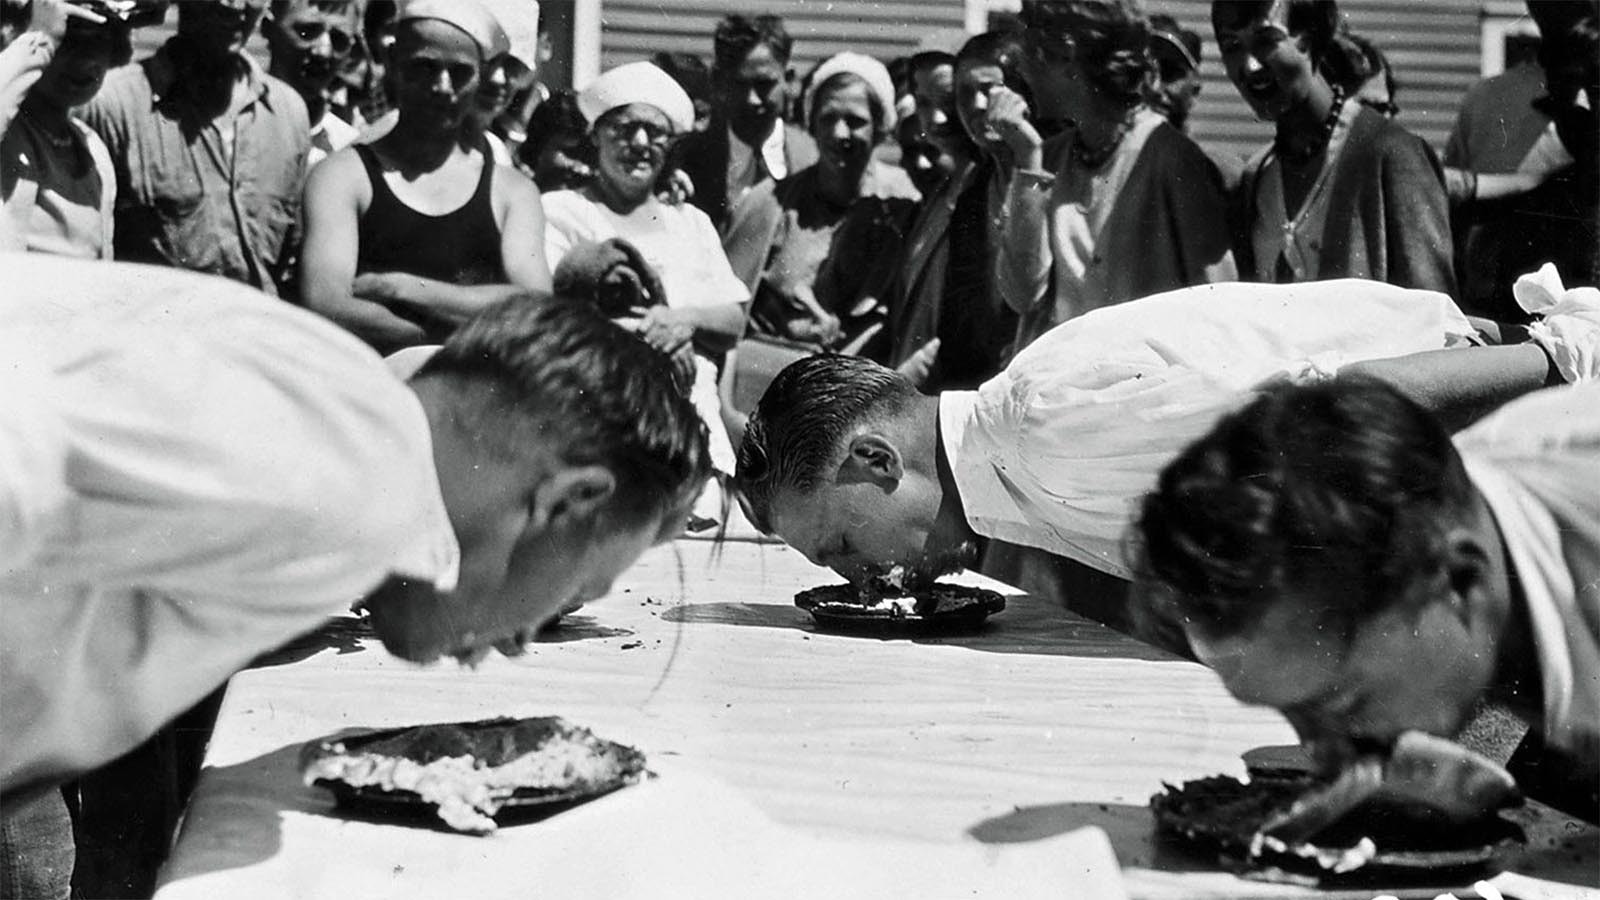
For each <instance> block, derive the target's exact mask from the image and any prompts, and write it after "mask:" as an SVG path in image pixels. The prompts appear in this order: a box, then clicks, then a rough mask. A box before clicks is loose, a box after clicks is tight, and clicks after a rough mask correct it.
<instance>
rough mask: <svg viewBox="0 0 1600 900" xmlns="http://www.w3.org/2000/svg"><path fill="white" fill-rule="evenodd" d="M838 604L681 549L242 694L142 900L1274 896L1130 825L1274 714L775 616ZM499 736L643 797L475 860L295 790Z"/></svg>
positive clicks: (1063, 668)
mask: <svg viewBox="0 0 1600 900" xmlns="http://www.w3.org/2000/svg"><path fill="white" fill-rule="evenodd" d="M970 578H971V579H973V580H976V581H977V582H979V583H981V582H982V579H979V578H977V576H970ZM831 580H834V579H833V576H832V575H831V573H827V572H824V571H822V570H819V569H816V568H815V567H813V566H811V565H810V564H809V563H807V562H806V561H805V560H804V559H803V558H802V557H801V556H800V555H799V554H797V553H795V552H794V551H792V550H790V549H788V548H786V547H782V546H776V545H770V544H758V543H746V542H730V543H727V544H724V545H721V546H718V545H715V544H713V543H709V542H704V541H680V542H678V543H677V544H675V545H672V546H668V547H663V548H659V549H657V550H654V551H652V552H651V553H650V554H648V555H647V556H646V557H645V559H644V560H642V561H641V563H640V564H639V565H638V566H636V567H635V569H634V570H633V571H631V572H630V573H629V574H628V575H627V576H626V577H625V578H624V579H623V580H622V581H621V582H619V583H618V586H617V589H616V591H615V592H614V593H613V595H612V596H610V597H608V598H606V599H604V600H602V601H599V602H597V603H595V604H592V605H591V606H589V607H587V608H586V609H584V610H582V611H581V612H580V613H578V614H577V615H575V616H573V617H570V619H569V621H568V622H567V623H566V624H564V625H563V626H562V627H560V628H558V629H555V630H554V631H553V632H552V633H551V634H550V635H549V639H548V640H547V641H546V642H542V643H539V644H536V645H534V646H533V647H532V649H531V650H530V652H529V654H528V655H527V656H525V657H522V658H520V659H502V658H498V657H497V658H494V659H492V660H490V661H489V662H487V663H485V664H484V665H483V666H481V667H480V668H479V669H477V670H476V671H468V670H462V669H460V668H458V667H456V666H455V665H454V664H448V665H440V666H435V667H432V668H419V667H416V666H412V665H409V664H406V663H403V662H401V661H399V660H396V659H393V658H391V657H389V656H387V655H386V654H385V653H384V652H383V650H382V648H381V647H380V646H379V645H378V644H377V643H376V642H375V641H373V640H372V639H370V638H364V637H362V636H361V635H360V633H359V631H356V630H354V629H351V628H348V627H347V628H346V629H344V630H343V632H341V631H340V629H332V630H330V631H327V632H324V633H323V634H322V635H321V636H319V637H316V638H313V639H308V640H307V641H304V642H302V643H301V644H300V645H299V646H297V647H292V648H290V649H288V650H286V651H285V652H283V653H280V654H279V655H278V656H277V657H276V658H275V660H276V662H277V663H278V664H276V665H269V666H264V667H260V668H256V669H252V670H249V671H246V672H243V673H240V674H239V675H237V676H235V678H234V679H233V682H232V684H231V685H230V687H229V690H228V696H227V699H226V701H225V703H224V705H223V708H222V712H221V716H220V718H219V721H218V724H217V730H216V734H215V736H214V738H213V740H212V743H211V746H210V748H209V751H208V753H207V761H206V765H207V767H206V770H205V771H204V772H203V773H202V776H201V779H200V785H199V788H198V789H197V791H196V793H195V796H194V798H193V800H192V802H191V806H190V810H189V814H188V817H187V819H186V821H185V823H184V827H183V829H182V831H181V833H180V836H179V839H178V841H177V844H176V846H175V848H174V850H173V853H172V856H171V858H170V860H169V862H168V864H167V866H166V867H165V869H164V870H163V872H162V877H161V885H162V886H161V887H160V889H159V891H158V894H157V896H158V898H160V900H187V898H197V900H198V898H217V897H228V898H249V897H262V898H266V897H273V898H281V897H294V898H312V897H336V898H339V900H355V898H366V897H371V898H379V897H382V898H409V897H416V898H433V897H449V896H460V897H466V896H472V897H519V898H520V897H534V896H538V897H622V896H637V897H695V896H727V897H813V896H815V897H830V898H835V897H849V896H861V897H869V896H870V897H889V896H916V897H919V898H928V897H975V896H976V897H981V896H995V897H1032V896H1054V897H1100V896H1107V897H1115V896H1117V895H1118V893H1119V892H1120V891H1121V890H1123V889H1124V888H1125V889H1126V890H1127V892H1128V893H1129V894H1131V895H1134V896H1146V897H1197V896H1249V895H1256V896H1269V895H1270V896H1281V895H1283V894H1284V893H1285V891H1286V889H1285V888H1283V887H1281V886H1269V885H1261V884H1256V883H1252V882H1247V881H1243V880H1240V879H1238V878H1236V877H1234V876H1232V875H1229V874H1226V873H1223V872H1220V871H1217V870H1216V868H1215V867H1214V866H1211V865H1209V864H1207V863H1206V862H1205V861H1202V860H1195V859H1189V858H1184V857H1182V855H1181V854H1175V853H1174V852H1173V851H1171V850H1169V849H1166V848H1163V847H1161V846H1159V845H1158V844H1157V843H1156V842H1155V841H1154V840H1153V836H1152V833H1151V822H1150V817H1149V813H1148V812H1147V810H1146V807H1145V804H1146V803H1147V801H1148V799H1149V797H1150V795H1151V794H1152V793H1153V792H1155V791H1158V790H1160V788H1161V783H1162V781H1164V780H1165V781H1169V782H1179V781H1182V780H1184V779H1189V778H1195V777H1199V776H1203V775H1209V774H1215V773H1218V772H1228V773H1232V774H1242V771H1243V765H1242V763H1241V762H1240V759H1239V755H1240V754H1241V753H1242V752H1243V751H1245V750H1247V749H1250V748H1252V747H1256V746H1260V745H1264V744H1282V743H1291V742H1292V741H1293V734H1292V732H1291V730H1290V729H1289V727H1288V726H1287V725H1286V724H1285V723H1284V722H1283V721H1282V720H1281V719H1280V718H1279V717H1278V716H1277V715H1275V714H1273V713H1271V712H1268V711H1265V710H1256V709H1247V708H1245V707H1242V706H1240V705H1239V704H1238V703H1236V702H1235V701H1233V700H1232V699H1231V698H1229V697H1228V696H1227V694H1226V693H1225V692H1224V691H1223V689H1222V687H1221V686H1220V684H1219V682H1218V681H1217V679H1216V677H1215V676H1214V675H1213V674H1212V673H1211V672H1209V671H1208V670H1206V669H1205V668H1203V667H1201V666H1199V665H1196V664H1194V663H1190V662H1186V661H1182V660H1178V659H1176V658H1173V657H1171V656H1168V655H1166V654H1164V653H1161V652H1159V651H1155V650H1152V649H1149V648H1147V647H1144V646H1143V645H1141V644H1138V643H1137V642H1134V641H1132V640H1130V639H1128V638H1126V637H1123V636H1121V635H1118V634H1116V633H1115V632H1112V631H1110V630H1108V629H1105V628H1103V627H1101V626H1099V625H1096V624H1093V623H1090V622H1088V621H1086V620H1083V619H1080V618H1077V617H1075V616H1072V615H1070V614H1068V613H1065V612H1062V611H1060V610H1058V609H1055V608H1053V607H1049V606H1047V605H1045V604H1044V603H1043V602H1041V601H1038V600H1035V599H1033V598H1030V597H1025V596H1013V597H1012V598H1011V599H1010V605H1009V607H1008V609H1007V610H1006V611H1005V612H1003V613H1001V614H999V615H997V616H995V617H994V618H993V619H992V620H991V623H990V626H989V628H988V629H987V630H986V631H984V632H983V633H982V634H979V635H975V636H971V637H962V638H946V639H919V640H914V641H913V640H889V641H885V640H876V639H868V638H859V637H846V636H834V635H827V634H820V633H817V632H816V631H815V630H814V628H813V627H812V625H811V622H810V619H809V616H807V615H806V614H805V613H803V612H801V611H799V610H797V609H796V608H794V606H793V604H792V598H793V595H794V593H795V592H796V591H797V590H800V589H802V588H804V587H810V586H813V585H816V584H820V583H827V582H829V581H831ZM961 580H967V579H965V578H964V579H961ZM501 715H511V716H532V715H561V716H564V717H566V718H567V719H569V720H570V721H573V722H576V723H579V724H583V725H586V726H588V727H590V728H592V729H593V730H594V731H595V732H596V733H598V734H600V735H601V736H603V737H607V738H610V739H613V740H618V741H621V742H624V743H627V744H631V745H633V746H636V747H638V748H640V749H641V750H643V751H644V752H645V753H646V755H647V756H648V758H649V759H650V764H651V768H652V769H653V770H654V771H656V773H657V776H658V777H656V778H655V779H653V780H651V781H649V782H647V783H645V784H642V785H639V786H636V787H632V788H627V789H624V790H623V791H620V792H618V793H616V794H612V795H610V796H608V797H605V798H602V799H600V800H597V801H595V802H593V803H590V804H588V805H586V806H583V807H579V808H577V809H575V810H572V811H569V812H566V813H563V814H560V815H557V816H555V817H553V818H550V819H547V820H545V821H543V822H537V823H530V824H525V825H517V826H512V827H508V828H503V829H501V830H500V831H499V832H498V833H497V834H495V835H493V836H490V837H469V836H462V835H454V834H448V833H445V832H442V831H436V830H430V829H426V828H418V827H407V826H402V825H397V824H389V823H380V822H370V821H361V820H354V819H351V818H349V817H347V816H345V815H342V814H341V813H340V812H338V811H336V810H335V808H334V806H333V803H332V801H331V798H330V797H329V796H328V795H327V794H326V792H324V791H322V790H321V789H318V788H308V787H304V786H302V785H301V784H300V782H299V778H298V772H297V769H296V757H297V754H298V752H299V748H300V746H301V745H302V744H303V743H304V742H306V741H310V740H313V739H316V738H321V737H325V736H327V735H330V734H333V733H337V732H340V731H342V730H345V729H370V728H378V727H389V726H395V725H409V724H415V723H421V722H436V721H456V720H470V719H478V718H487V717H493V716H501ZM1588 841H1589V842H1590V843H1593V842H1594V836H1593V833H1592V829H1591V831H1590V833H1589V836H1588ZM1113 851H1114V853H1115V859H1114V860H1113V857H1112V853H1113ZM1552 852H1554V851H1552ZM1568 852H1570V851H1568ZM1119 865H1120V867H1121V868H1122V872H1121V876H1122V877H1121V879H1120V884H1119V883H1118V882H1119V879H1118V878H1117V871H1116V867H1117V866H1119ZM1291 892H1292V891H1291ZM1369 893H1370V892H1369Z"/></svg>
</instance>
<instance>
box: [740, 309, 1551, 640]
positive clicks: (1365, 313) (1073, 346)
mask: <svg viewBox="0 0 1600 900" xmlns="http://www.w3.org/2000/svg"><path fill="white" fill-rule="evenodd" d="M1471 334H1472V328H1471V326H1470V325H1469V323H1468V322H1467V320H1466V319H1465V317H1463V316H1462V315H1461V313H1460V311H1459V310H1457V309H1456V308H1455V306H1454V304H1452V303H1451V302H1450V300H1449V298H1447V297H1445V296H1444V295H1443V294H1437V293H1433V292H1429V291H1415V290H1407V289H1404V288H1398V287H1395V286H1393V285H1386V284H1380V283H1377V282H1370V281H1357V280H1347V281H1333V282H1317V283H1309V284H1301V285H1260V284H1222V285H1203V286H1197V287H1192V288H1185V289H1182V290H1178V291H1173V292H1170V293H1167V294H1160V295H1157V296H1154V297H1148V298H1144V299H1141V300H1136V301H1132V302H1129V303H1125V304H1119V305H1117V306H1112V307H1106V308H1104V309H1101V310H1096V311H1094V312H1092V313H1089V314H1087V315H1085V316H1081V317H1079V318H1077V319H1074V320H1072V321H1069V322H1067V323H1064V324H1062V325H1060V326H1057V327H1056V328H1054V329H1052V330H1051V331H1049V332H1046V333H1045V334H1044V335H1043V336H1042V337H1040V338H1039V340H1038V341H1036V342H1035V343H1034V344H1033V345H1030V346H1029V348H1028V349H1027V350H1025V351H1023V352H1022V353H1021V354H1019V355H1018V356H1017V357H1016V359H1015V360H1013V361H1012V363H1011V365H1010V366H1009V367H1008V368H1007V369H1006V370H1005V371H1004V372H1002V373H1001V374H1000V375H998V376H996V377H995V378H993V379H991V380H989V381H988V382H985V383H984V384H983V385H982V386H980V387H979V388H978V389H977V390H976V391H948V392H945V393H943V394H940V395H938V396H935V397H928V396H922V395H920V394H918V393H916V391H915V390H914V389H913V388H912V387H911V385H910V384H909V383H908V382H906V381H905V379H903V378H901V377H900V376H898V375H897V374H895V373H894V372H892V371H890V370H888V369H884V368H882V367H880V366H876V365H874V364H872V363H870V362H867V361H864V360H860V359H851V358H841V357H814V358H809V359H804V360H800V361H799V362H796V363H793V364H792V365H790V366H789V368H787V369H785V370H784V371H783V372H781V373H779V375H778V377H777V378H776V379H774V381H773V382H772V385H771V386H770V387H769V388H768V390H767V393H766V395H765V396H764V397H763V398H762V400H761V402H760V404H759V405H758V407H757V409H756V411H755V413H754V415H753V416H752V417H751V420H750V424H749V426H748V429H747V431H746V433H745V438H744V442H743V445H742V446H741V448H740V450H739V462H738V471H737V481H738V483H739V487H740V490H741V492H742V495H743V501H744V503H745V504H746V506H747V508H748V512H749V513H750V518H751V521H752V522H753V523H755V524H756V525H757V526H758V527H760V528H761V529H762V530H764V531H768V532H771V533H775V534H777V535H778V536H780V537H782V538H783V539H784V540H785V541H787V542H788V543H789V544H790V545H792V546H793V547H795V548H796V549H798V550H800V551H801V552H802V553H803V554H805V555H806V557H807V558H808V559H810V560H812V561H813V562H815V563H818V564H820V565H824V566H828V567H830V568H833V569H835V570H837V571H838V572H840V573H841V574H843V575H844V576H846V577H847V578H850V579H851V580H857V581H858V580H861V579H863V578H865V577H868V576H870V575H873V574H881V573H882V572H883V571H884V570H885V569H887V568H888V567H890V566H893V565H901V566H905V567H908V568H909V569H911V570H912V572H913V574H915V575H920V576H923V577H931V576H932V575H936V574H938V573H939V572H940V571H943V570H946V569H948V568H951V567H953V566H955V565H958V564H962V563H966V562H970V560H971V559H972V557H973V555H974V554H973V548H974V547H975V545H976V543H977V540H978V539H979V538H990V539H997V540H1001V541H1006V542H1010V543H1012V544H1018V545H1022V546H1025V547H1033V548H1038V549H1040V550H1044V551H1046V552H1048V553H1050V554H1053V555H1054V556H1056V557H1059V558H1061V559H1064V560H1066V561H1069V562H1070V563H1071V564H1074V565H1075V567H1076V568H1078V569H1084V570H1086V571H1088V572H1089V573H1098V578H1093V579H1091V587H1090V588H1089V589H1087V590H1086V592H1085V594H1084V596H1083V597H1082V598H1079V599H1087V600H1095V599H1096V597H1097V593H1096V592H1097V591H1098V592H1099V593H1098V596H1107V595H1108V594H1109V592H1112V591H1118V592H1120V591H1121V590H1123V588H1122V587H1121V586H1119V584H1118V582H1117V581H1116V579H1126V578H1128V577H1129V574H1130V572H1129V568H1128V566H1127V565H1126V564H1125V563H1124V561H1123V554H1122V549H1123V545H1124V541H1125V534H1126V531H1127V528H1128V525H1129V523H1130V521H1131V517H1132V515H1133V512H1134V507H1135V504H1136V502H1137V500H1138V498H1139V497H1141V496H1142V495H1143V494H1144V493H1145V492H1146V491H1148V490H1150V489H1151V488H1152V487H1154V485H1155V478H1156V474H1157V472H1158V471H1159V470H1160V468H1161V466H1163V465H1164V464H1165V463H1166V462H1167V461H1168V460H1169V459H1171V458H1172V457H1173V456H1175V455H1176V454H1177V453H1178V452H1179V451H1180V450H1181V449H1182V448H1183V447H1184V446H1186V445H1187V444H1188V443H1189V442H1190V441H1192V440H1193V439H1194V438H1196V437H1198V436H1199V435H1200V434H1203V433H1204V432H1205V431H1206V429H1208V428H1210V427H1211V426H1212V425H1213V424H1214V423H1215V422H1216V421H1217V419H1218V418H1219V417H1221V416H1222V415H1224V414H1225V413H1227V412H1229V411H1231V410H1232V409H1234V408H1236V407H1237V406H1239V405H1240V404H1242V403H1244V402H1245V401H1246V400H1247V399H1248V398H1249V396H1250V395H1251V392H1252V391H1253V390H1254V389H1255V388H1256V387H1257V386H1258V385H1261V384H1263V383H1269V382H1272V381H1275V380H1286V379H1287V380H1296V379H1315V378H1325V377H1328V376H1329V375H1330V373H1333V372H1336V371H1339V370H1341V369H1345V368H1351V369H1356V370H1361V369H1363V368H1366V369H1368V370H1369V371H1376V372H1377V373H1379V374H1382V375H1384V376H1385V377H1388V378H1390V379H1393V380H1395V381H1397V382H1399V383H1403V384H1406V385H1407V389H1408V390H1409V391H1411V392H1413V393H1415V394H1417V395H1419V396H1423V397H1425V398H1426V399H1427V400H1428V402H1430V403H1433V404H1436V405H1440V406H1452V407H1454V406H1465V405H1467V404H1470V403H1473V402H1476V401H1483V400H1485V399H1501V398H1504V397H1508V396H1514V395H1515V394H1516V393H1517V392H1520V391H1526V390H1530V389H1533V388H1536V387H1539V386H1541V385H1543V384H1545V383H1546V381H1547V380H1548V379H1549V378H1550V369H1551V362H1550V359H1549V358H1548V357H1547V356H1546V355H1545V351H1544V350H1543V349H1541V347H1540V346H1539V345H1535V344H1522V345H1516V346H1508V347H1493V348H1467V349H1445V348H1452V347H1455V346H1457V345H1459V344H1461V343H1463V342H1464V341H1466V340H1467V339H1468V338H1469V337H1470V336H1471ZM1429 351H1437V352H1429ZM1394 357H1403V359H1402V360H1400V361H1399V362H1396V363H1390V362H1387V360H1389V358H1394ZM1363 361H1371V362H1363ZM1106 576H1111V578H1107V577H1106ZM1021 586H1022V587H1024V588H1030V589H1031V588H1032V586H1031V585H1021ZM1072 597H1073V595H1072V594H1070V592H1069V593H1068V594H1067V596H1064V597H1062V598H1058V599H1062V600H1063V601H1066V600H1068V599H1069V598H1072ZM1112 606H1113V607H1116V604H1115V603H1113V604H1112ZM1112 612H1113V614H1114V613H1115V608H1114V609H1113V610H1112ZM1090 614H1091V615H1093V614H1094V613H1092V612H1091V613H1090Z"/></svg>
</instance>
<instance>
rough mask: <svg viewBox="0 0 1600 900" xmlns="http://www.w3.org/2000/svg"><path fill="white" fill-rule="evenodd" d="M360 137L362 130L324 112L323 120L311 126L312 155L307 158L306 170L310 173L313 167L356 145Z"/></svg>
mask: <svg viewBox="0 0 1600 900" xmlns="http://www.w3.org/2000/svg"><path fill="white" fill-rule="evenodd" d="M360 136H361V131H360V129H358V128H356V127H355V126H354V125H351V124H350V123H349V122H346V121H345V120H343V119H341V118H339V117H338V116H336V115H334V114H333V113H331V112H329V111H327V110H323V111H322V118H320V119H318V120H317V124H315V125H313V126H311V153H310V154H309V155H308V156H307V157H306V170H307V171H310V169H311V167H312V166H314V165H316V164H317V163H319V162H322V161H323V160H325V159H327V158H328V157H330V156H332V155H334V154H335V153H338V152H339V151H340V150H343V149H344V148H346V147H348V146H350V145H351V144H354V143H355V142H356V138H358V137H360Z"/></svg>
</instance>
